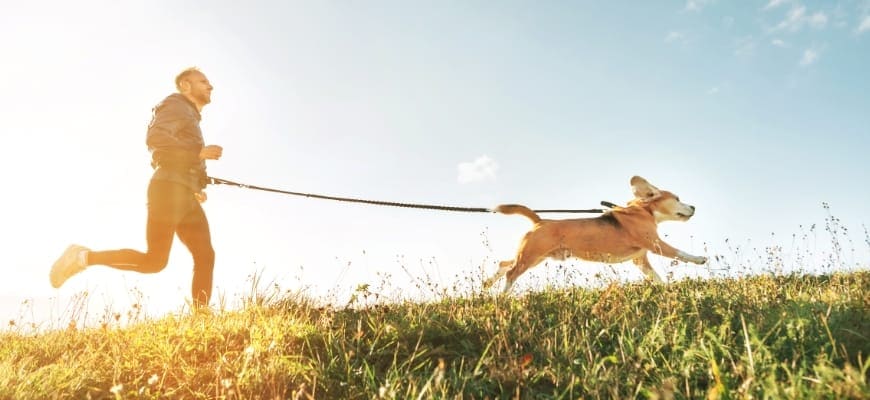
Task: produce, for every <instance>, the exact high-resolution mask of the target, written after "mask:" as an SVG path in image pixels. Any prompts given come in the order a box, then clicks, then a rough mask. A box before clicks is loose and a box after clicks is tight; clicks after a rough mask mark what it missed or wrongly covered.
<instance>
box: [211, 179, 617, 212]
mask: <svg viewBox="0 0 870 400" xmlns="http://www.w3.org/2000/svg"><path fill="white" fill-rule="evenodd" d="M208 183H209V184H212V185H228V186H235V187H238V188H242V189H252V190H261V191H264V192H272V193H280V194H288V195H291V196H301V197H308V198H313V199H323V200H335V201H344V202H349V203H362V204H371V205H378V206H391V207H402V208H419V209H426V210H440V211H457V212H480V213H483V212H485V213H491V212H495V210H492V209H490V208H484V207H454V206H442V205H434V204H415V203H399V202H394V201H381V200H366V199H356V198H351V197H337V196H326V195H322V194H314V193H303V192H293V191H289V190H281V189H273V188H267V187H261V186H255V185H249V184H247V183H239V182H233V181H231V180H228V179H223V178H215V177H211V176H209V177H208ZM601 205H603V206H605V207H609V208H613V207H616V205H615V204H613V203H610V202H607V201H602V202H601ZM532 211H534V212H536V213H590V214H592V213H599V214H600V213H603V212H605V211H606V210H604V209H601V208H593V209H588V210H562V209H551V210H532Z"/></svg>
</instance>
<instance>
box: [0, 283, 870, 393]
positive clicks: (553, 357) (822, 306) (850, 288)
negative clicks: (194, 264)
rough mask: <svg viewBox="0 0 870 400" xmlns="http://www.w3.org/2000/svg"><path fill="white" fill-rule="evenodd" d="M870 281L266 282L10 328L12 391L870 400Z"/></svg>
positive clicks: (0, 353)
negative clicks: (182, 301) (408, 289)
mask: <svg viewBox="0 0 870 400" xmlns="http://www.w3.org/2000/svg"><path fill="white" fill-rule="evenodd" d="M868 287H870V273H868V272H866V271H865V272H853V273H847V274H834V275H830V276H798V275H790V276H771V275H763V276H754V277H747V278H739V279H714V280H707V281H701V280H685V281H682V282H678V283H675V284H671V285H656V284H650V283H639V284H624V285H618V284H612V285H610V286H608V287H606V288H601V289H596V290H587V289H579V288H578V289H569V290H560V291H545V292H538V293H530V294H527V295H523V296H519V297H494V298H493V297H490V296H484V295H479V296H472V297H467V298H444V299H442V300H440V301H435V302H429V303H410V302H408V303H400V304H389V303H381V304H375V305H369V306H365V307H355V306H354V304H351V305H350V306H348V307H342V308H332V307H322V306H319V305H317V304H315V303H314V302H312V301H311V300H309V299H306V298H305V297H302V296H294V295H292V294H289V293H283V294H274V295H270V294H266V295H259V296H256V297H252V299H251V301H250V302H249V303H248V305H247V306H246V307H245V308H243V309H241V310H239V311H226V312H223V313H219V314H212V313H192V314H187V315H179V316H167V317H165V318H162V319H156V320H146V321H142V322H140V323H135V324H131V325H129V326H126V327H121V326H119V324H115V323H112V322H109V323H107V324H105V325H103V326H102V327H99V328H88V329H77V328H75V327H74V326H71V327H70V328H68V329H65V330H58V331H53V332H46V333H29V334H28V333H23V332H22V333H16V332H14V331H12V332H7V333H5V334H3V336H2V340H0V360H2V361H0V398H9V399H42V398H106V397H110V398H154V399H156V398H227V399H235V398H304V399H307V398H329V399H333V398H352V399H353V398H359V399H362V398H366V399H369V398H400V399H408V398H413V399H416V398H479V399H483V398H493V399H494V398H520V399H526V398H558V399H575V398H580V397H584V398H634V397H641V398H662V399H666V398H705V397H706V398H732V397H738V398H743V397H758V398H819V397H825V398H856V399H857V398H868V397H870V386H868V383H867V376H868V370H870V361H868V360H867V355H868V354H870V338H868V333H870V311H868V310H870V294H868V291H867V288H868ZM367 290H368V288H364V287H361V288H360V289H359V293H358V294H359V297H358V299H357V300H358V301H362V300H363V298H364V297H365V296H371V295H372V294H371V293H367V292H366V291H367Z"/></svg>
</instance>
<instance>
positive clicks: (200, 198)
mask: <svg viewBox="0 0 870 400" xmlns="http://www.w3.org/2000/svg"><path fill="white" fill-rule="evenodd" d="M193 197H196V201H198V202H200V204H201V203H205V201H206V200H208V196H206V195H205V190H203V191H201V192H197V193H194V194H193Z"/></svg>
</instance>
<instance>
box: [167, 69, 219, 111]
mask: <svg viewBox="0 0 870 400" xmlns="http://www.w3.org/2000/svg"><path fill="white" fill-rule="evenodd" d="M175 87H176V88H177V89H178V93H181V95H182V96H184V97H186V98H187V99H188V100H190V101H191V102H193V104H196V107H197V108H198V109H202V107H203V106H205V105H206V104H208V103H211V90H212V86H211V83H210V82H209V81H208V78H206V77H205V74H203V73H202V71H200V70H199V69H198V68H196V67H190V68H187V69H185V70H184V71H181V73H179V74H178V76H176V77H175Z"/></svg>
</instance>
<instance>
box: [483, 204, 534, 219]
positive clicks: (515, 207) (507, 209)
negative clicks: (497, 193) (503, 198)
mask: <svg viewBox="0 0 870 400" xmlns="http://www.w3.org/2000/svg"><path fill="white" fill-rule="evenodd" d="M493 211H495V212H500V213H502V214H520V215H522V216H524V217H526V218H528V219H530V220H532V222H534V223H536V224H537V223H538V222H541V217H539V216H538V214H535V212H534V211H532V210H531V209H529V208H528V207H526V206H521V205H519V204H502V205H500V206H497V207H496V208H495V209H494V210H493Z"/></svg>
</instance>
